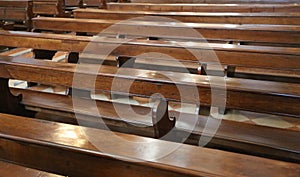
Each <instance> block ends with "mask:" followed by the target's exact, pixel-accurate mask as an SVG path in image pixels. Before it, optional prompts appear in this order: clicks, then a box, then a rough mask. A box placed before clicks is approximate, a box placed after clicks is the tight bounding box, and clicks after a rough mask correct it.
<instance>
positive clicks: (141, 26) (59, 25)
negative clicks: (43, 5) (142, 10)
mask: <svg viewBox="0 0 300 177" xmlns="http://www.w3.org/2000/svg"><path fill="white" fill-rule="evenodd" d="M112 25H113V26H114V27H111V28H109V27H110V26H112ZM33 26H34V29H41V30H52V31H72V32H89V33H95V34H98V33H101V32H102V33H111V34H115V35H116V34H118V35H120V34H122V31H121V30H123V31H124V32H123V34H122V35H125V36H126V35H133V36H139V35H140V36H145V35H148V37H160V38H163V39H173V40H180V39H183V40H188V41H197V40H208V41H209V40H212V41H213V40H216V41H218V40H219V41H220V42H221V41H222V40H223V41H224V43H225V42H230V41H235V42H236V43H238V42H241V45H247V44H248V45H249V44H251V42H252V43H259V42H263V43H272V44H273V45H274V44H277V45H279V44H281V46H282V45H283V44H295V45H298V44H299V41H300V35H299V34H300V26H298V25H255V24H242V25H237V24H208V23H174V22H146V21H138V22H136V21H127V22H122V23H118V21H115V20H98V19H72V18H48V17H39V18H34V19H33ZM86 26H89V28H86ZM106 29H111V30H106ZM137 29H138V30H137ZM192 29H193V30H195V31H197V32H198V33H199V34H200V35H201V36H203V38H204V39H202V37H201V38H200V39H195V37H192V36H190V35H193V34H190V32H191V31H193V30H192ZM103 30H106V31H103ZM193 32H194V31H193ZM170 33H171V34H172V33H173V34H176V36H171V35H170ZM200 35H199V36H200Z"/></svg>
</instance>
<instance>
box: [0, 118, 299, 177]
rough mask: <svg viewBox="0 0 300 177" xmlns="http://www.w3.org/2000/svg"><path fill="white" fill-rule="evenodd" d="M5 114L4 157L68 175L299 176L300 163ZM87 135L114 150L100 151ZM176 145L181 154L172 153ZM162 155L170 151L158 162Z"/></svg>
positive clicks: (1, 123)
mask: <svg viewBox="0 0 300 177" xmlns="http://www.w3.org/2000/svg"><path fill="white" fill-rule="evenodd" d="M0 116H1V119H0V126H1V132H2V133H1V135H0V139H1V141H0V147H1V148H2V151H0V157H2V158H3V159H6V160H11V161H15V162H18V163H20V164H26V165H27V166H30V167H35V168H38V169H41V170H45V171H50V172H55V173H59V174H63V175H68V176H91V177H93V176H99V174H101V175H103V176H119V175H120V174H122V176H130V177H133V176H145V177H148V176H149V177H150V176H159V177H160V176H168V177H170V176H174V177H175V176H245V175H246V176H248V175H253V176H274V175H276V176H297V174H298V173H299V165H298V164H293V163H287V162H280V161H275V160H269V159H264V158H257V157H252V156H246V155H241V154H234V153H229V152H223V151H219V150H212V149H206V148H199V147H195V146H189V145H183V144H177V143H172V142H167V141H161V140H153V139H149V138H143V137H138V136H133V135H126V134H121V133H115V135H116V136H118V137H119V138H121V139H124V140H130V141H131V142H132V143H126V144H125V143H124V141H111V139H110V138H103V137H111V138H112V136H111V133H110V132H108V131H103V130H96V129H90V128H80V127H77V126H72V125H67V124H60V123H49V122H46V121H37V120H31V119H24V118H22V117H15V116H10V115H3V114H1V115H0ZM15 120H18V121H15ZM41 132H43V133H41ZM67 132H69V134H66V133H67ZM84 132H85V133H88V136H89V137H90V138H94V140H96V141H97V142H98V143H100V144H102V145H104V146H106V147H109V149H108V148H105V149H97V147H95V146H94V144H92V143H91V142H90V141H89V140H88V139H87V138H86V136H87V134H84ZM54 135H57V136H54ZM68 135H70V136H68ZM71 135H72V136H71ZM97 137H98V138H97ZM141 142H145V143H146V144H141ZM147 142H148V143H147ZM174 147H175V149H176V150H175V151H173V152H170V149H171V150H172V149H173V148H174ZM176 147H178V148H176ZM45 152H47V153H45ZM161 152H167V153H168V152H170V153H169V154H162V156H160V157H158V158H154V159H153V157H155V155H156V154H157V153H161ZM183 159H189V160H187V161H182V160H183ZM136 160H139V161H142V162H136ZM53 162H55V163H53ZM203 162H205V163H203ZM235 162H239V163H235ZM261 164H264V165H261ZM216 166H217V167H218V168H216ZM116 169H117V170H116Z"/></svg>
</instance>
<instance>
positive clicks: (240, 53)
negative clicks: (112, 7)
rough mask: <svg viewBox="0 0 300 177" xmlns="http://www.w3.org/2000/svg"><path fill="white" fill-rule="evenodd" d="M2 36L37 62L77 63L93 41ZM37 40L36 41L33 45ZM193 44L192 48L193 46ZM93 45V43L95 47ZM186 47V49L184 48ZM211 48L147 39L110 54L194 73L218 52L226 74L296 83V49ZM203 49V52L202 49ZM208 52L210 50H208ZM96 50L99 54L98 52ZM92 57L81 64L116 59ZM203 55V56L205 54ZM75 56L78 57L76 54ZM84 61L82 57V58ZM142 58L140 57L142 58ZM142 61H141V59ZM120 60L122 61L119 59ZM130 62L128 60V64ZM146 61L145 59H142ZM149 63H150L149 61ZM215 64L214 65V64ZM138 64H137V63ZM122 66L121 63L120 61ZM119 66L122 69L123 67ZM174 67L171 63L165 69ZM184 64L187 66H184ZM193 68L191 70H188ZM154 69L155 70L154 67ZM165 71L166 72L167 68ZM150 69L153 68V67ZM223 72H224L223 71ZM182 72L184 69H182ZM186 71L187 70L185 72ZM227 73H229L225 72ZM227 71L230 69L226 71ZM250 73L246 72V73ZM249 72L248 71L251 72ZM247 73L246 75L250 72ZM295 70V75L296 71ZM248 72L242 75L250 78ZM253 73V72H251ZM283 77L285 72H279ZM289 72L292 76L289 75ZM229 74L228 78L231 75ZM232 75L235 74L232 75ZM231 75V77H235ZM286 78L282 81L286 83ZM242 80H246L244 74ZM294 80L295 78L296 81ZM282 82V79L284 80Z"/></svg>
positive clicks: (4, 43)
mask: <svg viewBox="0 0 300 177" xmlns="http://www.w3.org/2000/svg"><path fill="white" fill-rule="evenodd" d="M0 36H1V38H2V40H1V41H0V45H2V46H10V47H27V48H34V49H36V50H34V51H35V52H36V54H35V58H37V59H52V57H53V55H54V54H55V52H56V51H57V50H60V51H67V52H71V53H70V54H69V58H68V61H69V62H73V63H74V62H76V63H77V62H78V54H75V53H77V52H83V51H84V50H85V48H86V46H87V45H88V43H89V42H90V41H91V39H92V38H91V37H85V36H71V35H58V34H42V33H27V32H12V31H11V32H7V31H1V32H0ZM33 41H34V42H33ZM120 42H122V40H121V39H106V40H105V41H97V42H96V43H95V45H98V44H99V45H100V46H102V47H105V46H106V47H107V46H111V45H118V44H119V43H120ZM191 44H193V45H191ZM92 45H94V44H92ZM183 46H184V47H183ZM132 47H134V49H135V50H131V49H130V48H132ZM210 47H211V48H207V44H202V43H191V42H188V43H186V45H185V43H181V44H180V45H177V44H174V43H172V42H170V43H168V42H161V41H146V40H134V41H133V40H131V41H130V42H125V43H123V45H121V46H119V47H118V48H117V49H115V50H114V51H113V53H111V55H112V56H114V57H119V56H124V55H125V56H133V57H134V56H138V55H140V54H143V53H147V52H159V53H164V54H167V55H169V56H172V57H174V58H175V59H178V60H179V61H180V62H183V63H186V64H188V67H187V68H188V69H189V70H190V71H191V72H192V73H197V72H198V70H200V67H201V69H202V70H204V69H203V67H202V65H203V66H204V67H205V65H209V66H210V65H214V62H216V61H215V60H214V59H213V58H210V57H209V56H210V55H211V53H212V51H210V50H211V49H213V50H214V52H216V54H217V56H218V59H219V61H220V62H221V64H222V65H224V66H223V67H226V66H227V67H231V69H232V71H231V70H230V71H229V72H227V74H229V75H232V74H234V75H235V76H237V77H238V74H236V73H238V72H235V71H238V70H239V69H238V68H241V67H248V68H261V69H266V68H269V69H272V70H274V71H275V72H279V71H278V70H282V71H284V70H291V72H293V73H294V74H292V75H290V76H289V74H288V75H286V76H287V77H288V78H286V79H288V80H287V81H289V82H293V81H297V80H298V79H297V70H298V68H299V66H298V65H299V62H298V58H299V57H298V54H299V52H298V51H297V50H298V49H297V48H286V47H276V48H274V47H261V46H259V47H255V46H237V45H230V44H226V45H223V44H212V45H210ZM185 48H188V49H189V50H195V51H196V52H199V51H200V50H201V51H202V52H203V54H202V55H203V56H208V57H203V58H201V61H198V59H196V58H195V56H194V55H192V54H191V53H190V52H189V51H187V50H186V49H185ZM199 49H200V50H199ZM207 49H208V50H207ZM37 50H51V51H50V52H48V53H47V52H46V53H43V52H44V51H43V52H40V53H38V51H37ZM95 51H97V52H96V53H95ZM90 52H91V54H92V53H94V54H95V55H96V56H95V55H94V56H93V55H91V56H92V57H90V56H89V55H88V53H89V52H85V56H84V59H82V60H81V62H87V61H89V62H92V63H99V62H102V61H103V60H106V61H112V60H113V62H114V63H115V58H112V59H111V58H107V57H101V51H99V50H94V51H90ZM202 52H201V53H202ZM74 54H75V55H74ZM82 58H83V57H82ZM140 58H141V57H140ZM139 60H140V59H139ZM147 60H149V59H147V58H146V60H145V59H144V61H145V62H146V64H147V63H149V62H147ZM118 61H120V60H118ZM126 61H127V59H126V60H125V62H126ZM140 61H143V60H140ZM149 61H150V60H149ZM162 61H167V60H165V58H161V57H156V59H155V60H154V61H153V62H155V63H161V62H162ZM211 62H212V63H211ZM135 63H138V62H135ZM119 64H120V65H122V63H120V62H119ZM120 65H119V66H120ZM138 65H140V66H142V67H147V68H148V67H149V66H150V65H149V64H147V65H145V64H142V63H139V64H138ZM169 65H171V64H170V62H169V64H167V65H166V66H169ZM184 65H185V64H184ZM171 66H172V65H171ZM189 66H192V67H189ZM154 67H155V68H156V69H162V70H166V69H167V70H172V71H174V70H175V69H180V68H178V67H176V66H175V67H174V69H172V68H173V67H168V68H167V67H164V66H163V65H162V66H159V67H158V66H154ZM152 68H153V67H152ZM164 68H165V69H164ZM150 69H151V68H150ZM222 70H223V69H222ZM180 71H181V70H180ZM184 71H186V70H184ZM219 71H220V69H219ZM225 71H226V70H225ZM227 71H228V70H227ZM246 71H247V70H246ZM248 71H249V70H248ZM248 71H247V72H248ZM294 71H295V72H294ZM247 72H243V71H242V73H244V74H246V75H247ZM251 72H252V73H253V71H251ZM279 73H282V74H284V73H283V72H281V71H280V72H279ZM287 73H290V71H289V72H287ZM229 75H228V76H229ZM269 75H270V77H269V76H267V77H264V76H262V77H261V76H258V75H257V78H258V79H264V78H269V79H270V80H278V79H279V80H280V78H279V77H280V75H278V74H276V75H277V76H276V77H273V76H275V75H274V72H271V73H269ZM232 76H233V75H232ZM232 76H231V77H232ZM286 76H284V77H283V78H282V79H284V80H285V77H286ZM243 77H244V78H245V77H247V76H245V75H243ZM251 77H255V75H251ZM294 77H295V78H294ZM282 79H281V80H282Z"/></svg>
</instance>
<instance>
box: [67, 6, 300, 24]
mask: <svg viewBox="0 0 300 177" xmlns="http://www.w3.org/2000/svg"><path fill="white" fill-rule="evenodd" d="M73 13H74V17H75V18H85V19H89V18H91V19H109V20H120V21H121V20H128V19H132V18H136V17H145V18H141V19H142V20H145V19H147V20H149V21H157V18H153V17H151V18H150V17H148V18H147V16H156V17H167V18H171V19H175V20H178V21H181V22H197V23H233V24H245V23H246V24H281V25H299V24H300V13H209V12H206V13H204V12H176V13H174V12H153V11H152V12H150V11H147V12H145V11H112V10H105V9H88V8H87V9H75V10H74V11H73Z"/></svg>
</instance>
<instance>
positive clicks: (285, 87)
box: [0, 56, 300, 117]
mask: <svg viewBox="0 0 300 177" xmlns="http://www.w3.org/2000/svg"><path fill="white" fill-rule="evenodd" d="M1 58H2V60H1V63H0V68H1V72H0V74H1V75H0V76H1V77H2V78H6V79H19V80H25V81H30V82H38V83H52V84H58V85H62V86H66V87H72V88H75V89H84V90H93V89H94V88H97V90H101V91H104V92H111V93H118V94H125V93H126V95H128V94H129V95H132V96H142V97H151V96H152V95H153V94H154V93H160V94H162V95H163V96H164V97H165V99H167V100H169V101H179V102H185V103H193V104H200V103H201V105H199V106H213V107H222V105H220V103H218V104H217V105H212V104H215V103H213V102H212V100H211V99H210V98H211V96H212V95H211V88H215V87H211V86H210V83H209V82H207V79H208V77H209V81H210V82H213V81H216V80H218V79H220V77H218V76H203V75H193V74H187V73H172V72H163V71H161V72H159V73H160V74H156V72H155V71H149V70H141V69H133V68H117V67H114V66H106V65H102V66H101V70H99V71H98V70H96V71H98V72H97V73H90V72H89V71H93V69H97V68H98V67H99V66H97V65H88V64H85V65H83V64H79V65H78V67H83V68H86V71H84V72H88V73H81V72H79V73H77V72H76V75H77V74H78V77H79V80H80V79H83V80H85V81H84V82H80V84H79V83H78V82H75V83H74V82H73V75H74V73H75V71H76V65H75V64H74V65H72V64H69V63H56V62H49V61H45V60H34V59H29V58H10V57H5V56H3V57H1ZM41 67H42V69H41ZM87 68H89V69H87ZM77 71H78V70H77ZM31 73H39V76H36V75H32V74H31ZM117 73H119V74H117ZM122 73H124V74H122ZM141 74H142V75H143V77H141V76H140V75H141ZM31 75H32V76H31ZM95 75H96V76H97V77H96V78H97V81H96V83H92V82H86V81H92V80H93V78H94V76H95ZM162 75H165V76H164V77H162ZM172 75H174V77H175V78H174V79H175V81H174V82H175V83H176V84H177V85H178V84H179V85H180V86H181V87H184V88H185V90H189V89H192V88H194V87H196V88H197V91H196V92H197V93H198V94H199V97H198V96H194V95H193V94H192V95H190V94H186V95H184V96H182V95H180V94H179V90H178V89H177V85H176V84H174V83H170V79H168V77H169V78H173V77H172ZM45 76H46V77H45ZM61 76H63V77H61ZM188 78H193V81H189V82H187V79H188ZM6 79H4V81H3V82H6ZM116 79H117V80H118V81H119V80H120V82H117V83H122V84H125V85H126V84H128V83H131V82H132V81H133V83H132V85H131V87H130V90H129V91H127V90H126V87H125V85H123V86H121V85H119V84H117V83H116ZM79 80H76V81H79ZM222 80H223V79H222ZM223 82H224V84H226V93H227V94H226V95H227V96H226V98H227V100H226V108H229V109H240V110H248V111H254V112H262V113H271V114H281V115H291V116H296V117H299V115H300V112H299V109H298V108H299V105H298V103H299V100H298V99H299V95H300V94H299V90H300V89H299V85H298V84H291V83H279V82H267V81H255V80H247V79H237V78H227V79H224V81H223ZM113 83H114V84H116V85H114V88H112V84H113ZM193 85H195V86H194V87H193ZM216 87H217V88H216V89H222V84H220V83H219V82H218V84H217V85H216ZM112 89H113V90H112ZM124 89H125V90H124ZM128 92H129V93H128ZM241 95H243V100H241V98H240V96H241ZM270 100H272V102H270ZM277 105H280V106H277ZM224 106H225V105H224ZM2 109H3V110H7V109H9V108H7V105H6V106H5V105H3V108H2ZM12 112H17V111H12Z"/></svg>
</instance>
